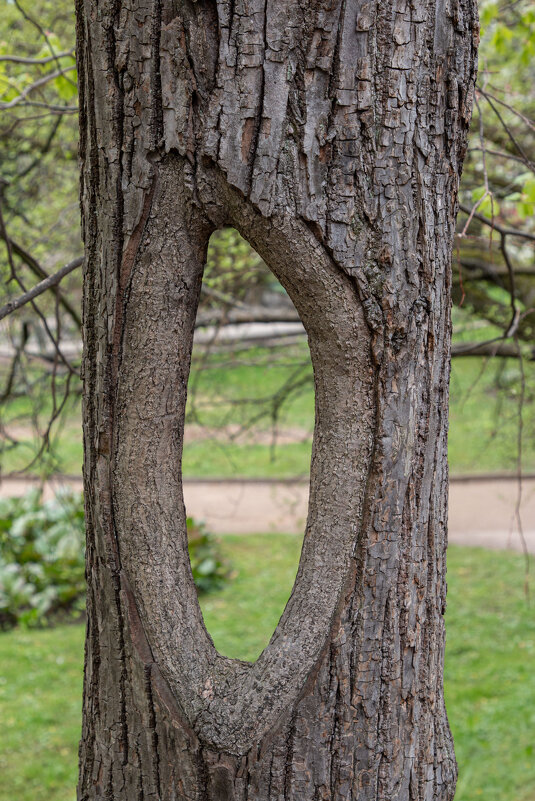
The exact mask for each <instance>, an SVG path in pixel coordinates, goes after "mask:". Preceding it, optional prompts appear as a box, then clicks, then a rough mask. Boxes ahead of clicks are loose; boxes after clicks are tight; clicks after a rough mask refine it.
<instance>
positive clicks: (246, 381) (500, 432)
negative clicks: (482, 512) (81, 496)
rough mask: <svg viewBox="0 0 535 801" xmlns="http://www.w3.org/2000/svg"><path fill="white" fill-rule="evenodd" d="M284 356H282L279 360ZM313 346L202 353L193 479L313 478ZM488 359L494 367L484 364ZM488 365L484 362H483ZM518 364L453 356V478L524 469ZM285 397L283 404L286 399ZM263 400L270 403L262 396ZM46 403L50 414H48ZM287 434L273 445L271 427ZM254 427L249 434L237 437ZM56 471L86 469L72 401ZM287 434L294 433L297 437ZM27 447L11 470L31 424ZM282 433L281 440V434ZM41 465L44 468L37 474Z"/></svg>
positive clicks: (533, 455)
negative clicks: (228, 357) (519, 458)
mask: <svg viewBox="0 0 535 801" xmlns="http://www.w3.org/2000/svg"><path fill="white" fill-rule="evenodd" d="M275 357H276V358H275ZM307 358H308V356H307V350H306V345H305V344H304V343H301V344H300V345H295V346H291V347H288V348H284V349H283V350H282V351H280V352H279V353H277V352H275V354H273V353H271V352H269V353H268V352H267V351H266V350H265V349H262V348H252V349H250V350H248V351H245V352H244V353H243V354H241V355H240V358H239V361H238V362H232V361H229V362H222V361H221V357H219V361H217V362H216V361H214V360H213V359H212V361H210V360H209V359H208V360H207V361H206V363H205V362H204V361H203V360H202V359H201V358H200V357H199V356H197V358H196V359H195V360H194V370H193V371H192V377H191V379H190V399H189V401H188V411H187V415H188V420H189V422H190V423H193V424H194V425H195V426H196V427H199V426H203V427H209V430H210V437H209V438H208V439H203V438H201V439H199V438H197V439H192V440H190V441H187V442H186V445H185V448H184V460H183V466H184V475H185V476H186V477H189V478H223V477H246V478H253V477H254V478H264V477H274V478H277V477H278V478H289V477H299V476H307V475H308V472H309V464H310V447H311V434H312V430H313V426H314V395H313V389H312V380H311V378H312V369H311V366H310V364H308V365H307ZM485 364H486V367H485ZM483 368H484V369H483ZM525 371H526V391H525V403H524V412H523V417H524V437H523V443H524V444H523V451H524V453H523V465H524V469H525V471H532V470H535V437H533V436H532V433H533V430H534V428H535V403H534V402H533V398H534V396H535V364H533V363H526V364H525ZM519 391H520V382H519V368H518V365H517V362H516V360H514V359H505V360H504V359H502V360H495V361H494V362H491V363H488V364H487V363H486V362H485V361H484V360H482V359H478V358H465V359H454V361H453V366H452V373H451V404H450V437H449V460H450V468H451V473H452V475H456V474H457V475H459V474H468V473H498V472H512V471H514V470H515V469H516V455H517V434H518V422H519ZM283 398H284V402H283V403H281V402H282V399H283ZM260 401H263V404H260V403H259V402H260ZM49 404H50V402H49V401H46V400H44V401H43V408H42V412H41V419H42V422H43V423H44V421H45V419H46V417H47V414H49V412H50V409H49ZM30 408H31V403H30V400H29V399H28V398H19V399H17V400H15V401H13V403H12V404H11V405H10V406H9V408H8V409H7V410H6V413H5V415H4V417H5V419H4V424H5V425H7V426H8V429H9V427H10V424H11V425H12V426H14V427H15V431H16V432H17V427H18V428H19V429H20V428H21V424H22V421H23V420H24V419H27V415H28V414H29V411H30ZM274 415H276V427H278V429H279V430H280V431H281V432H282V439H281V438H279V441H278V443H277V444H276V447H275V448H273V447H272V442H271V432H272V431H273V428H274V424H275V423H274V420H275V418H274ZM249 426H251V432H252V433H251V435H250V436H249V439H247V438H243V437H241V438H240V437H237V438H236V434H237V433H239V431H240V428H241V427H244V428H248V427H249ZM54 430H55V434H54V437H53V448H52V455H49V456H48V457H47V469H48V471H49V472H51V471H52V472H54V471H55V472H63V473H67V474H80V472H81V464H82V437H81V424H80V409H79V406H78V404H68V405H67V408H66V413H65V415H64V417H63V419H62V420H60V421H59V422H58V425H57V426H56V427H55V429H54ZM288 433H289V434H290V437H288ZM17 437H18V439H19V440H20V443H21V444H20V445H18V446H17V447H15V448H11V447H7V448H6V449H5V450H4V452H3V453H2V454H0V459H1V464H2V469H3V471H4V472H6V473H9V472H11V471H13V470H18V469H21V468H23V467H24V466H25V465H27V464H28V462H30V461H31V458H32V455H33V454H35V452H36V449H38V448H39V445H40V440H39V438H38V437H32V436H31V433H30V431H28V432H27V433H25V432H24V427H23V430H22V431H20V430H19V431H18V433H17ZM275 439H276V438H275ZM40 469H42V468H40V467H35V468H34V470H33V472H37V471H38V470H40Z"/></svg>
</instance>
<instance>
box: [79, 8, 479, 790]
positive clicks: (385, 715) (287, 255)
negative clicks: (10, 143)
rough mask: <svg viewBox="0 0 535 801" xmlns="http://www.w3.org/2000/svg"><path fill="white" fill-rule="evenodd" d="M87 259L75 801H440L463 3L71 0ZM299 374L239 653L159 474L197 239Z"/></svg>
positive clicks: (179, 426) (196, 285)
mask: <svg viewBox="0 0 535 801" xmlns="http://www.w3.org/2000/svg"><path fill="white" fill-rule="evenodd" d="M77 6H78V7H77V17H78V61H79V75H80V90H81V160H82V190H81V191H82V206H83V217H84V237H85V245H86V267H85V293H84V330H85V361H84V378H85V392H84V399H85V409H84V431H85V465H84V473H85V492H86V504H87V537H88V547H87V575H88V582H89V593H88V628H87V648H86V670H85V693H84V723H83V734H82V741H81V747H80V758H81V765H80V781H79V790H78V798H79V799H80V800H83V801H86V800H87V801H89V799H91V801H94V800H96V799H99V800H100V799H113V801H123V800H124V801H127V800H128V801H134V799H135V800H136V801H137V800H138V799H139V801H142V800H143V801H147V800H148V799H163V800H165V801H171V800H172V799H173V800H175V799H176V800H178V799H180V800H182V799H184V800H185V799H188V801H190V800H191V801H193V799H198V800H199V801H200V800H201V799H202V800H204V799H207V800H209V801H223V800H225V801H227V799H228V801H245V799H249V801H268V800H269V801H271V800H273V801H275V799H276V800H277V801H283V800H284V801H290V799H291V800H292V801H327V799H329V801H348V799H354V801H357V799H358V801H368V799H370V800H371V799H374V800H376V799H384V801H408V800H409V799H411V800H412V799H414V800H416V799H418V801H435V800H436V799H451V798H452V797H453V794H454V789H455V778H456V765H455V757H454V752H453V744H452V738H451V734H450V730H449V727H448V721H447V717H446V711H445V708H444V696H443V685H442V673H443V657H444V620H443V614H444V608H445V595H446V584H445V569H446V565H445V550H446V522H447V521H446V518H447V508H446V505H447V485H448V475H447V461H446V437H447V425H448V422H447V421H448V414H447V403H448V374H449V355H450V313H449V312H450V259H451V247H452V237H453V232H454V220H455V213H456V195H457V188H458V183H459V174H460V171H461V165H462V160H463V156H464V152H465V145H466V133H467V126H468V123H469V118H470V112H471V104H472V93H473V86H474V77H475V64H476V48H477V40H478V34H477V19H476V3H475V0H442V1H440V0H439V1H438V2H437V0H411V1H410V2H408V0H394V2H392V3H388V2H379V0H376V1H375V2H374V1H373V0H308V1H305V0H301V2H295V1H294V0H247V2H245V0H197V1H196V2H195V1H194V0H154V2H153V3H148V4H147V3H141V2H138V0H132V2H130V3H123V2H121V0H113V2H111V0H99V2H96V0H78V2H77ZM222 225H232V226H234V227H235V228H236V229H238V231H239V232H240V233H241V234H242V235H243V236H244V237H245V238H246V239H247V240H248V241H249V242H250V243H251V244H252V246H253V247H254V248H255V249H256V250H257V251H258V253H259V254H260V255H261V256H262V258H263V259H264V260H265V261H266V263H267V264H268V265H269V267H270V269H271V270H272V271H273V273H274V274H275V275H276V276H277V278H278V279H279V280H280V282H281V283H282V284H283V286H284V287H285V288H286V290H287V291H288V293H289V295H290V296H291V298H292V299H293V301H294V303H295V306H296V308H297V310H298V312H299V315H300V317H301V319H302V320H303V323H304V325H305V327H306V330H307V333H308V337H309V343H310V350H311V355H312V361H313V366H314V375H315V390H316V427H315V435H314V445H313V455H312V466H311V477H310V482H311V496H310V508H309V514H308V521H307V525H306V532H305V537H304V545H303V552H302V556H301V562H300V566H299V571H298V575H297V579H296V582H295V586H294V589H293V593H292V596H291V598H290V601H289V602H288V605H287V607H286V610H285V612H284V614H283V616H282V618H281V621H280V623H279V625H278V627H277V629H276V631H275V633H274V634H273V637H272V638H271V641H270V643H269V645H268V646H267V648H266V650H265V651H264V652H263V654H262V655H261V657H260V658H259V659H258V661H257V662H256V663H254V664H249V663H244V662H240V661H237V660H231V659H228V658H225V657H222V656H220V655H219V654H218V653H217V652H216V650H215V649H214V646H213V644H212V641H211V639H210V637H209V636H208V634H207V632H206V630H205V628H204V624H203V620H202V616H201V612H200V609H199V605H198V602H197V597H196V592H195V588H194V584H193V580H192V576H191V570H190V566H189V560H188V553H187V536H186V523H185V512H184V503H183V497H182V485H181V471H180V459H181V451H182V439H183V428H184V406H185V402H186V385H187V380H188V372H189V365H190V354H191V346H192V334H193V327H194V321H195V315H196V310H197V304H198V300H199V292H200V287H201V280H202V272H203V265H204V261H205V256H206V248H207V243H208V239H209V236H210V234H211V233H212V231H214V230H215V229H216V228H217V227H220V226H222Z"/></svg>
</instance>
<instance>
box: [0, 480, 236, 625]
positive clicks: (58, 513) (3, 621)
mask: <svg viewBox="0 0 535 801" xmlns="http://www.w3.org/2000/svg"><path fill="white" fill-rule="evenodd" d="M187 526H188V537H189V555H190V561H191V567H192V571H193V578H194V581H195V585H196V587H197V590H198V592H210V591H212V590H214V589H217V588H219V587H220V586H221V585H222V583H223V582H224V581H225V579H226V578H227V577H228V576H229V571H228V568H227V566H226V565H225V563H224V561H223V559H222V558H221V556H220V553H219V548H218V544H217V541H216V540H215V539H214V538H213V537H212V535H211V534H209V533H208V532H207V531H206V529H205V527H204V526H203V524H202V523H197V522H195V521H194V520H193V519H192V518H188V521H187ZM84 541H85V537H84V507H83V499H82V496H81V494H79V493H75V492H73V491H72V490H69V489H64V490H62V491H61V492H58V494H57V495H56V496H55V498H53V499H52V500H49V501H44V502H43V501H42V498H41V491H40V490H39V489H34V490H32V491H31V492H29V493H28V494H27V495H24V496H23V497H21V498H4V499H0V628H10V627H11V626H14V625H16V624H17V623H20V624H23V625H26V626H35V625H41V624H43V623H45V622H54V621H56V620H57V619H58V618H60V619H61V618H63V617H65V616H73V617H79V616H80V615H81V614H82V613H83V608H84V603H85V599H84V595H85V579H84V573H85V564H84Z"/></svg>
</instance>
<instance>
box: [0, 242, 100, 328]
mask: <svg viewBox="0 0 535 801" xmlns="http://www.w3.org/2000/svg"><path fill="white" fill-rule="evenodd" d="M83 261H84V260H83V257H82V256H79V257H78V258H77V259H74V261H71V262H69V263H68V264H66V265H65V266H64V267H62V268H61V270H58V271H57V273H54V275H49V276H48V278H45V279H44V280H43V281H41V282H40V283H39V284H36V285H35V286H34V287H33V288H32V289H30V290H28V292H25V293H24V294H23V295H20V296H19V297H18V298H16V299H15V300H12V301H10V302H9V303H6V305H5V306H2V307H1V308H0V320H3V319H4V317H7V316H8V314H11V313H12V312H14V311H15V310H16V309H20V308H21V307H22V306H24V305H25V304H26V303H29V302H30V301H31V300H33V299H34V298H36V297H37V296H38V295H41V294H42V293H43V292H46V290H47V289H50V288H51V287H53V286H56V284H59V282H60V281H61V280H62V278H65V276H66V275H68V274H69V273H71V272H72V271H73V270H75V269H76V268H77V267H80V266H81V265H82V264H83Z"/></svg>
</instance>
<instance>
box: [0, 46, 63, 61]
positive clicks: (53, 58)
mask: <svg viewBox="0 0 535 801" xmlns="http://www.w3.org/2000/svg"><path fill="white" fill-rule="evenodd" d="M66 56H73V57H74V49H72V48H71V50H63V51H62V52H61V53H56V55H54V56H46V58H26V57H25V56H0V61H9V62H10V63H12V64H49V63H50V62H51V61H57V59H58V58H65V57H66Z"/></svg>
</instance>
